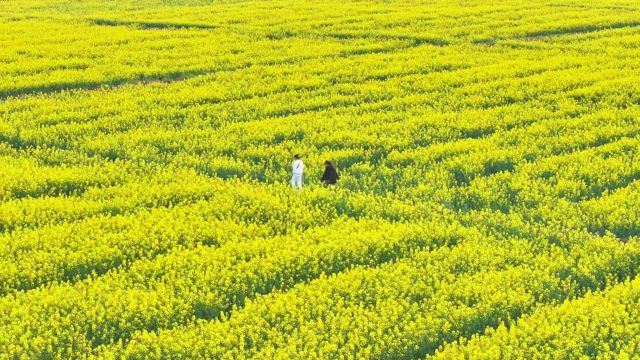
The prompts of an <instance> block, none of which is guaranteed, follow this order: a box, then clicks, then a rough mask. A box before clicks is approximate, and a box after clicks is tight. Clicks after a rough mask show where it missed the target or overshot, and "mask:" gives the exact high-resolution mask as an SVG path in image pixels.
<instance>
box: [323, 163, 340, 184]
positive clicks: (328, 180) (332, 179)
mask: <svg viewBox="0 0 640 360" xmlns="http://www.w3.org/2000/svg"><path fill="white" fill-rule="evenodd" d="M338 179H340V176H339V175H338V172H337V171H336V169H335V168H334V167H333V166H327V167H325V168H324V174H322V181H324V182H325V184H335V183H336V182H338Z"/></svg>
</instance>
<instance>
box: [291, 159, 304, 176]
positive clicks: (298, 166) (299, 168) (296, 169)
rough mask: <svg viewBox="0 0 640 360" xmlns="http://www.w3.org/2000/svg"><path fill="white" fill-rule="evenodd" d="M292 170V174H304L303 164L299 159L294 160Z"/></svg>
mask: <svg viewBox="0 0 640 360" xmlns="http://www.w3.org/2000/svg"><path fill="white" fill-rule="evenodd" d="M292 168H293V173H294V174H298V175H299V174H302V173H303V172H304V163H302V160H300V159H297V160H294V161H293V166H292Z"/></svg>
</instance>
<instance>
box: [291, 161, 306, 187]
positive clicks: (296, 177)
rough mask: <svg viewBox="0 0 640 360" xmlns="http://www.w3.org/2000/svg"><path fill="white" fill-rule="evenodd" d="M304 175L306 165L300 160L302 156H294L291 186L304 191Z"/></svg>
mask: <svg viewBox="0 0 640 360" xmlns="http://www.w3.org/2000/svg"><path fill="white" fill-rule="evenodd" d="M303 173H304V163H303V162H302V160H300V155H298V154H295V155H293V176H292V177H291V186H293V187H294V188H295V187H297V188H298V189H302V174H303Z"/></svg>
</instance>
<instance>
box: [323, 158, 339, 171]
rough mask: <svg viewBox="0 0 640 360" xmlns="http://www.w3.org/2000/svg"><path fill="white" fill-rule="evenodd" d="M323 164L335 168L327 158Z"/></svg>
mask: <svg viewBox="0 0 640 360" xmlns="http://www.w3.org/2000/svg"><path fill="white" fill-rule="evenodd" d="M324 165H325V166H327V167H330V168H331V169H333V170H334V171H335V170H336V167H335V166H333V164H332V163H331V161H329V160H327V161H325V162H324Z"/></svg>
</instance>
